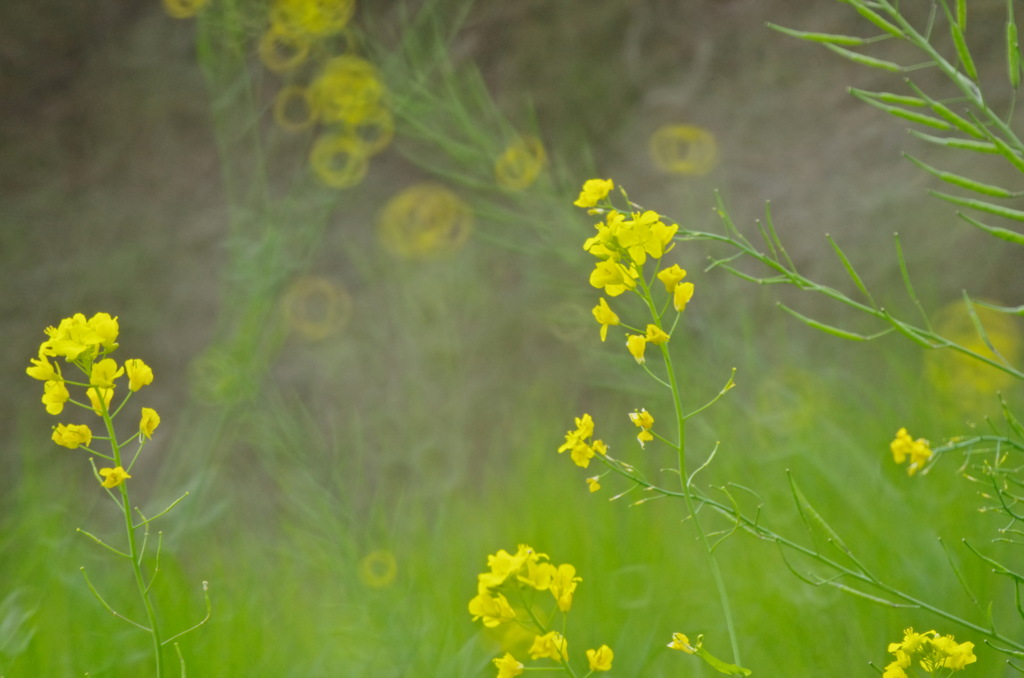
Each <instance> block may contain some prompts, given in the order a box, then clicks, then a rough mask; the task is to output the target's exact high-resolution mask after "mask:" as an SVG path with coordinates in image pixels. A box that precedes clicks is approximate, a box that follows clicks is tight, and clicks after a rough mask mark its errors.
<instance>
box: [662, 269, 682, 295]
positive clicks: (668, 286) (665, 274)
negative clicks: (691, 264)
mask: <svg viewBox="0 0 1024 678" xmlns="http://www.w3.org/2000/svg"><path fill="white" fill-rule="evenodd" d="M685 277H686V271H685V270H683V269H682V268H680V267H679V264H672V265H671V266H669V267H668V268H666V269H662V270H661V271H659V272H658V280H660V281H661V282H662V283H663V284H664V285H665V291H666V292H669V293H671V292H672V291H673V290H675V288H676V285H678V284H679V283H680V281H682V279H683V278H685Z"/></svg>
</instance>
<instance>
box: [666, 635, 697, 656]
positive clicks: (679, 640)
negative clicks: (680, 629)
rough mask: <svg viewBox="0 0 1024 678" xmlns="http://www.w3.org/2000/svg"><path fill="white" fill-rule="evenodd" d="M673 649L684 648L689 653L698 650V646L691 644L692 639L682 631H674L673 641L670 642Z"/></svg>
mask: <svg viewBox="0 0 1024 678" xmlns="http://www.w3.org/2000/svg"><path fill="white" fill-rule="evenodd" d="M668 646H669V647H670V648H672V649H673V650H682V651H683V652H685V653H687V654H693V653H694V652H696V651H697V648H696V647H694V646H693V645H690V639H689V638H687V637H686V636H685V635H684V634H682V633H673V634H672V642H671V643H669V644H668Z"/></svg>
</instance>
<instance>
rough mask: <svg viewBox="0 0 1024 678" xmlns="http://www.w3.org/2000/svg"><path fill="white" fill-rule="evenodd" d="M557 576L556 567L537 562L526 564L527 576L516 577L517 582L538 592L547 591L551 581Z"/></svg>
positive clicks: (532, 561) (529, 561)
mask: <svg viewBox="0 0 1024 678" xmlns="http://www.w3.org/2000/svg"><path fill="white" fill-rule="evenodd" d="M554 576H555V566H554V565H552V564H551V563H542V562H539V561H537V560H528V561H527V562H526V574H525V575H522V574H520V575H518V576H516V581H519V582H522V583H523V584H526V585H527V586H529V587H531V588H534V589H537V590H538V591H547V590H548V587H550V586H551V579H552V578H553V577H554Z"/></svg>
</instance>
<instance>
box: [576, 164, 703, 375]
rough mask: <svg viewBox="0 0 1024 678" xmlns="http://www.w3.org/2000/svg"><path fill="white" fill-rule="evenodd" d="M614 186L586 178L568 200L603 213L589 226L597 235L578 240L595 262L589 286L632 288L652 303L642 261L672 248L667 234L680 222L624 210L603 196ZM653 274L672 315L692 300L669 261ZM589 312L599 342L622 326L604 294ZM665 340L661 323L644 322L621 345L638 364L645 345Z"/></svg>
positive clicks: (611, 292) (610, 291) (612, 290)
mask: <svg viewBox="0 0 1024 678" xmlns="http://www.w3.org/2000/svg"><path fill="white" fill-rule="evenodd" d="M613 188H615V183H614V182H613V181H612V180H611V179H589V180H588V181H586V182H585V183H584V184H583V189H582V190H581V191H580V195H579V197H578V198H577V199H576V201H575V202H574V203H573V204H574V205H576V206H577V207H584V208H589V209H590V212H591V213H602V214H604V215H605V219H604V221H603V222H600V223H598V224H596V225H595V226H594V227H595V228H596V229H597V235H595V236H592V237H590V238H587V240H586V242H584V243H583V249H584V250H586V251H587V252H590V253H591V254H593V255H594V256H595V257H597V258H598V260H599V261H598V262H597V264H595V266H594V270H593V271H591V273H590V284H591V286H593V287H596V288H598V289H600V290H603V291H604V292H605V293H606V294H607V295H608V296H610V297H617V296H619V295H620V294H622V293H623V292H626V291H632V292H636V293H637V294H639V295H641V296H642V297H644V298H645V300H647V301H648V303H649V304H651V303H653V302H652V301H651V299H652V297H651V296H650V295H651V291H650V288H649V285H648V281H647V280H646V279H645V278H644V277H643V268H644V264H645V263H646V262H647V259H648V257H650V258H651V259H653V260H655V261H660V260H661V258H662V257H663V256H664V255H665V254H666V253H667V252H669V251H670V250H671V249H672V247H673V244H672V238H673V237H674V236H675V234H676V232H677V231H678V230H679V226H678V224H672V225H671V226H669V225H667V224H665V223H664V222H663V221H662V220H661V217H660V216H659V215H658V214H657V212H653V211H651V210H647V211H643V212H632V213H630V214H629V215H626V214H623V213H622V212H620V211H618V210H617V209H615V207H614V206H613V205H612V203H611V201H610V200H609V198H608V194H609V193H610V192H611V191H612V189H613ZM655 277H656V278H657V279H658V280H659V281H661V283H662V284H663V285H664V286H665V291H666V292H668V293H669V295H671V298H672V307H673V308H674V309H675V310H676V312H677V313H682V312H683V311H684V310H685V309H686V305H687V304H688V303H689V302H690V299H692V298H693V283H691V282H683V279H684V278H685V277H686V271H685V270H683V269H682V268H680V267H679V265H678V264H673V265H672V266H669V267H666V268H664V269H662V270H661V271H659V272H658V273H657V274H656V276H655ZM651 282H652V283H653V279H652V280H651ZM651 308H654V307H653V306H651ZM593 314H594V319H595V320H596V321H597V322H598V324H599V325H601V341H604V340H605V339H607V337H608V328H609V327H611V326H615V325H621V324H622V321H621V319H620V318H619V316H618V314H616V313H615V311H614V310H612V308H611V306H609V304H608V300H607V299H605V298H604V297H601V298H600V299H599V300H598V303H597V306H595V307H594V308H593ZM659 318H660V314H659ZM668 340H669V335H668V333H666V332H665V331H664V329H662V328H661V326H660V325H656V324H648V325H647V327H646V329H645V331H644V333H643V334H627V335H626V349H627V350H628V351H629V353H630V355H632V356H633V358H634V359H635V360H636V361H637V363H639V364H641V365H643V364H644V362H645V357H644V353H645V351H646V349H647V344H664V343H665V342H667V341H668Z"/></svg>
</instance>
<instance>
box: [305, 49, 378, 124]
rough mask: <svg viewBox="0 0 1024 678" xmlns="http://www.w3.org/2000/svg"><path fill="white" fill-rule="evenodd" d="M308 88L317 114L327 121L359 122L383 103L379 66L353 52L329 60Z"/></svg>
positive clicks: (319, 117) (320, 118)
mask: <svg viewBox="0 0 1024 678" xmlns="http://www.w3.org/2000/svg"><path fill="white" fill-rule="evenodd" d="M309 89H310V96H311V101H312V102H313V110H314V111H315V113H316V117H317V118H318V119H319V120H323V121H324V122H328V123H332V122H344V123H348V124H357V123H359V122H360V121H362V120H365V119H367V118H369V117H372V116H373V115H374V114H375V113H376V112H377V109H378V108H380V107H381V106H382V105H383V97H384V85H383V84H382V83H381V81H380V79H379V78H378V76H377V69H376V68H375V67H374V66H373V64H371V63H370V62H369V61H367V60H366V59H363V58H361V57H357V56H354V55H351V54H343V55H341V56H336V57H334V58H332V59H330V60H329V61H327V63H325V64H324V66H323V68H322V70H321V71H320V74H319V75H318V76H317V77H316V79H315V80H314V81H313V82H312V84H310V86H309Z"/></svg>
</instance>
